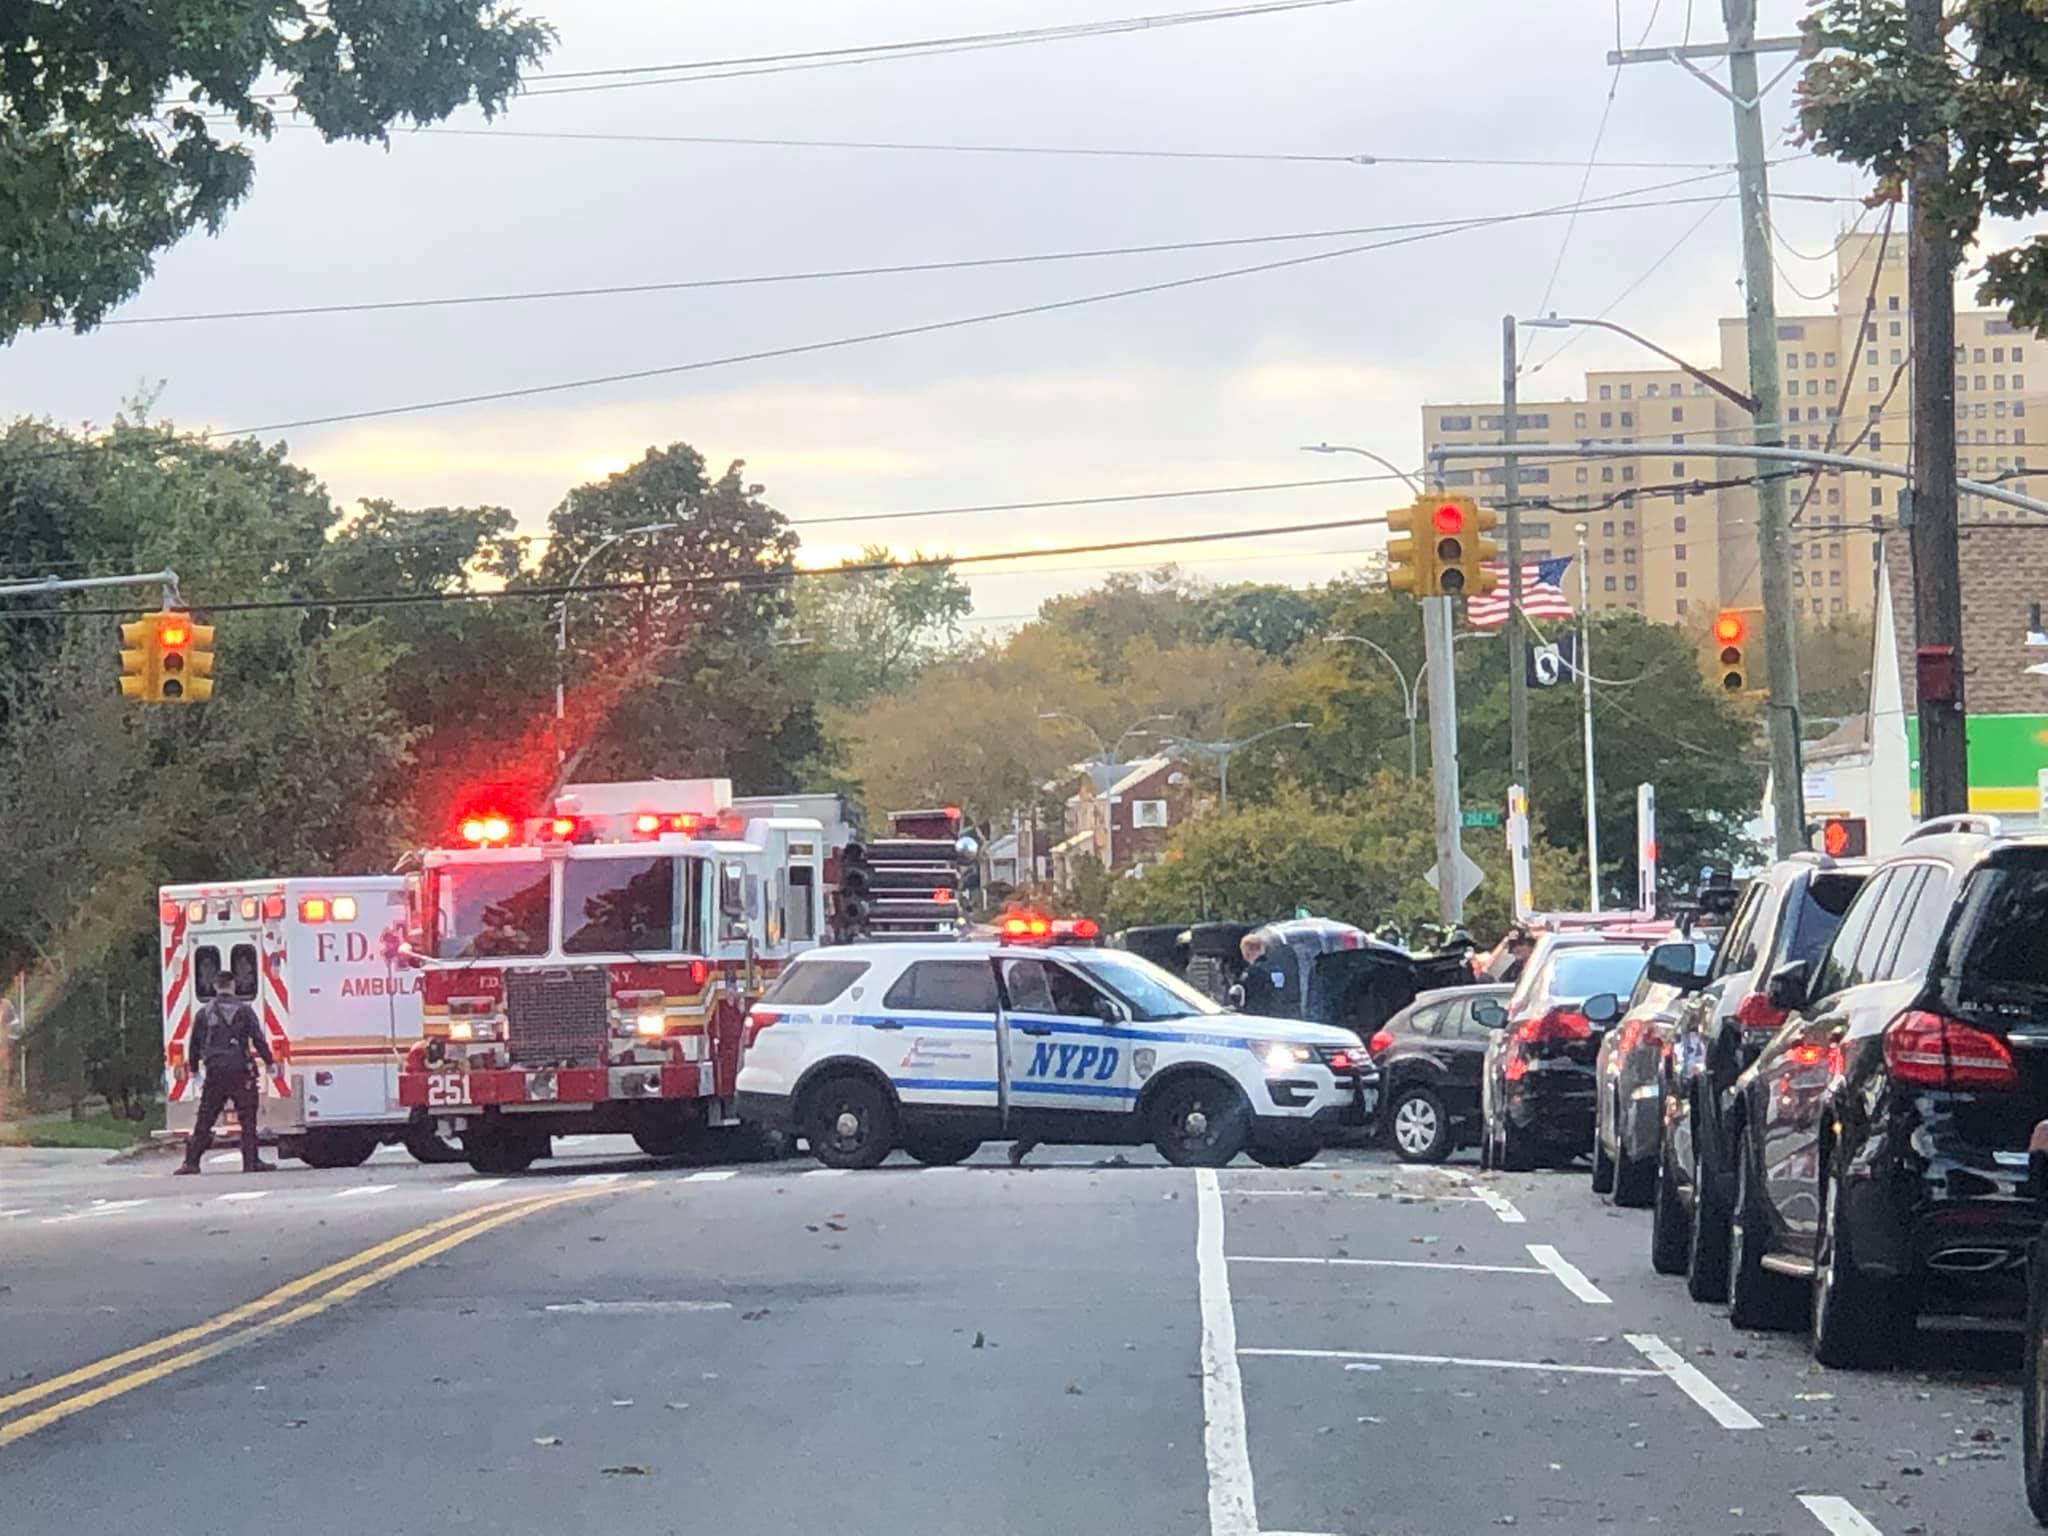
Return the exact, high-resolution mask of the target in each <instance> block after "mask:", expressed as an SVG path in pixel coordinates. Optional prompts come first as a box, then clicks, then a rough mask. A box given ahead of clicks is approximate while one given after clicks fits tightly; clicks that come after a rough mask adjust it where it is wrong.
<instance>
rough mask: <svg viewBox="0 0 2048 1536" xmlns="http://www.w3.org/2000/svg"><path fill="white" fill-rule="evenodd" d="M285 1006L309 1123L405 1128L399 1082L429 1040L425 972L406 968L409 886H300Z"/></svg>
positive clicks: (369, 880) (398, 882)
mask: <svg viewBox="0 0 2048 1536" xmlns="http://www.w3.org/2000/svg"><path fill="white" fill-rule="evenodd" d="M287 900H288V904H289V911H288V914H287V923H286V933H285V943H284V963H283V965H282V968H281V977H280V979H281V981H282V983H283V985H282V986H281V987H280V988H279V993H280V996H281V997H282V998H283V999H284V1002H285V1006H286V1007H287V1008H288V1009H289V1013H290V1021H291V1022H290V1024H289V1029H290V1033H291V1040H292V1046H291V1049H292V1074H293V1077H294V1078H295V1080H296V1081H297V1082H298V1084H299V1085H300V1091H301V1092H303V1093H304V1095H305V1100H306V1123H307V1124H308V1125H309V1126H312V1125H338V1124H348V1125H364V1124H379V1123H388V1122H393V1121H399V1120H403V1119H404V1118H405V1111H404V1110H403V1109H401V1108H400V1107H399V1103H398V1073H399V1068H400V1066H401V1064H402V1062H403V1060H404V1057H405V1052H406V1051H407V1050H408V1049H409V1048H410V1047H411V1046H412V1044H413V1042H414V1041H416V1040H418V1039H419V1038H420V1019H421V1013H420V972H419V971H417V970H414V969H411V968H408V967H405V966H402V965H400V964H399V950H400V946H401V945H402V944H403V942H404V939H405V881H404V878H403V877H402V876H397V875H390V876H383V875H375V876H354V877H350V878H340V879H329V880H311V879H308V880H293V881H291V882H290V883H289V886H288V890H287Z"/></svg>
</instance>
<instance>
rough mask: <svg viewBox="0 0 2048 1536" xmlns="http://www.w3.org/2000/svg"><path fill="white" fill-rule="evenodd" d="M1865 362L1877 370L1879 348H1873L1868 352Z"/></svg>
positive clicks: (1864, 357)
mask: <svg viewBox="0 0 2048 1536" xmlns="http://www.w3.org/2000/svg"><path fill="white" fill-rule="evenodd" d="M1863 361H1865V362H1866V363H1868V364H1870V366H1871V367H1873V368H1875V367H1876V366H1877V348H1875V347H1872V348H1871V349H1870V350H1869V351H1868V352H1866V353H1864V354H1863Z"/></svg>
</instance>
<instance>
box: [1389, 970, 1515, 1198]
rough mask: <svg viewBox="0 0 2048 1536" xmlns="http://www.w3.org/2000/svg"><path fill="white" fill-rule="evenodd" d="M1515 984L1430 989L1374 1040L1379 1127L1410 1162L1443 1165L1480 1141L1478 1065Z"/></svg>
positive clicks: (1503, 1019) (1396, 1151)
mask: <svg viewBox="0 0 2048 1536" xmlns="http://www.w3.org/2000/svg"><path fill="white" fill-rule="evenodd" d="M1514 990H1515V989H1514V988H1513V987H1511V986H1508V985H1505V984H1502V983H1491V984H1488V985H1485V986H1474V987H1441V988H1438V989H1437V990H1436V991H1433V992H1424V993H1423V994H1422V995H1421V996H1419V997H1417V998H1416V999H1415V1001H1414V1002H1412V1003H1410V1004H1409V1005H1408V1006H1407V1007H1406V1008H1403V1009H1402V1010H1401V1011H1400V1012H1399V1013H1397V1014H1395V1015H1394V1016H1393V1017H1392V1018H1391V1019H1389V1020H1387V1022H1386V1025H1385V1026H1384V1027H1383V1028H1382V1029H1381V1030H1380V1031H1379V1032H1378V1033H1377V1034H1375V1035H1374V1036H1373V1037H1372V1039H1371V1040H1370V1041H1369V1042H1368V1047H1369V1049H1370V1050H1371V1053H1372V1056H1373V1060H1374V1064H1375V1065H1376V1066H1377V1067H1378V1068H1379V1074H1380V1126H1381V1129H1382V1133H1383V1134H1384V1135H1385V1136H1386V1137H1387V1139H1388V1140H1390V1141H1391V1142H1392V1143H1393V1147H1394V1155H1395V1156H1396V1157H1398V1158H1400V1159H1401V1161H1402V1162H1404V1163H1440V1162H1442V1161H1443V1160H1444V1159H1445V1158H1447V1157H1449V1156H1450V1155H1451V1154H1452V1153H1453V1152H1455V1151H1457V1150H1458V1148H1460V1147H1469V1146H1471V1145H1473V1144H1474V1143H1475V1142H1477V1141H1478V1139H1479V1069H1480V1065H1481V1063H1482V1062H1483V1061H1484V1059H1485V1056H1486V1045H1487V1042H1488V1040H1490V1039H1491V1038H1492V1036H1493V1032H1494V1030H1496V1029H1498V1028H1500V1026H1501V1025H1502V1024H1504V1023H1506V1022H1507V1010H1506V1007H1505V1005H1506V1003H1507V1000H1508V998H1509V996H1510V995H1511V994H1512V993H1513V992H1514Z"/></svg>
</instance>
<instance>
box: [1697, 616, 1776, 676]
mask: <svg viewBox="0 0 2048 1536" xmlns="http://www.w3.org/2000/svg"><path fill="white" fill-rule="evenodd" d="M1762 613H1763V610H1762V609H1761V608H1723V609H1722V610H1721V611H1720V612H1719V613H1717V614H1715V615H1714V622H1713V624H1712V625H1711V626H1709V628H1708V630H1707V647H1706V649H1707V655H1706V661H1707V675H1708V676H1709V677H1711V678H1712V679H1713V680H1714V684H1715V686H1716V687H1718V688H1719V689H1720V690H1721V691H1722V692H1723V693H1746V692H1747V691H1748V690H1749V687H1750V680H1749V679H1750V668H1751V653H1750V646H1751V643H1752V637H1753V636H1754V634H1755V626H1754V624H1753V623H1752V620H1754V619H1755V618H1757V617H1759V616H1761V615H1762Z"/></svg>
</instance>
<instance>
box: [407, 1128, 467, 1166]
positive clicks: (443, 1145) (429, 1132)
mask: <svg viewBox="0 0 2048 1536" xmlns="http://www.w3.org/2000/svg"><path fill="white" fill-rule="evenodd" d="M405 1150H406V1151H408V1152H410V1153H411V1154H412V1157H413V1161H414V1162H416V1163H429V1164H434V1163H459V1162H461V1161H462V1160H463V1155H464V1154H463V1151H462V1148H460V1147H458V1146H456V1145H454V1144H453V1143H452V1142H450V1141H447V1140H445V1139H444V1138H442V1137H441V1136H438V1135H436V1134H435V1132H434V1129H433V1127H432V1126H425V1125H412V1126H407V1127H406V1130H405Z"/></svg>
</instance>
